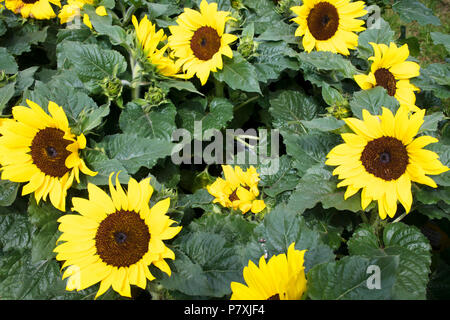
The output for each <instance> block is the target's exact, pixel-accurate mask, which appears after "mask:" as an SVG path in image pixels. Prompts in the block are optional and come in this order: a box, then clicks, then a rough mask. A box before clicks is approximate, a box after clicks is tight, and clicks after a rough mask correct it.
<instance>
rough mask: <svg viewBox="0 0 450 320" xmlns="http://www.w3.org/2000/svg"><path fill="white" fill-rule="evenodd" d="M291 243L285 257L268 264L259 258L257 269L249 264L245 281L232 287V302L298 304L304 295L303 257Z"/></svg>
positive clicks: (271, 259) (303, 251)
mask: <svg viewBox="0 0 450 320" xmlns="http://www.w3.org/2000/svg"><path fill="white" fill-rule="evenodd" d="M305 252H306V250H302V251H300V250H296V249H295V242H294V243H291V245H290V246H289V248H288V252H287V256H286V254H284V253H283V254H279V255H276V256H273V257H271V258H270V259H269V261H268V262H266V260H265V259H264V256H262V257H261V258H260V259H259V266H256V265H255V264H254V263H253V262H252V261H249V263H248V266H247V267H244V280H245V282H246V284H247V285H244V284H242V283H239V282H232V283H231V290H232V295H231V300H300V299H301V298H302V296H303V294H304V292H305V291H306V283H307V281H306V278H305V268H304V266H303V263H304V255H305Z"/></svg>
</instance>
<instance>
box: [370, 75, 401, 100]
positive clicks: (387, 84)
mask: <svg viewBox="0 0 450 320" xmlns="http://www.w3.org/2000/svg"><path fill="white" fill-rule="evenodd" d="M374 75H375V79H376V81H377V86H381V87H383V88H385V89H386V90H387V92H388V94H389V95H390V96H394V95H395V92H396V90H397V85H396V82H395V77H394V75H393V74H392V73H391V72H390V71H389V70H388V69H385V68H381V69H378V70H377V71H375V73H374Z"/></svg>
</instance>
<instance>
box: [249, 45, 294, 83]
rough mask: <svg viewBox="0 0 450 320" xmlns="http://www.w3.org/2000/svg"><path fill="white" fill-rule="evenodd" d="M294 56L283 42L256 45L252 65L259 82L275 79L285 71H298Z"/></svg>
mask: <svg viewBox="0 0 450 320" xmlns="http://www.w3.org/2000/svg"><path fill="white" fill-rule="evenodd" d="M296 54H297V53H296V52H295V51H294V50H293V49H292V48H290V47H289V45H288V44H287V43H286V42H284V41H278V42H261V43H258V49H257V56H256V57H255V59H254V60H255V61H254V62H253V63H252V64H253V66H254V67H255V69H256V72H257V74H258V79H259V81H261V82H264V83H266V82H267V81H268V80H274V79H277V78H278V77H279V76H280V74H281V72H282V71H284V70H286V69H291V70H298V68H299V66H300V64H299V62H298V60H297V59H295V56H296Z"/></svg>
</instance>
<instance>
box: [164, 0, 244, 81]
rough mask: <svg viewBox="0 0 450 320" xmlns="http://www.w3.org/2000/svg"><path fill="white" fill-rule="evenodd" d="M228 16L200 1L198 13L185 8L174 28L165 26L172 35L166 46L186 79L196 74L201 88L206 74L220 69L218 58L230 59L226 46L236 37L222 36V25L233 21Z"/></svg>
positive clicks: (223, 26)
mask: <svg viewBox="0 0 450 320" xmlns="http://www.w3.org/2000/svg"><path fill="white" fill-rule="evenodd" d="M230 14H231V13H230V12H229V11H217V3H215V2H212V3H209V4H208V2H207V1H206V0H202V2H201V3H200V12H199V11H196V10H192V9H189V8H185V9H184V12H183V13H182V14H180V15H179V16H178V18H177V20H176V22H177V25H175V26H169V30H170V32H171V34H172V35H171V36H169V38H168V41H169V47H170V48H171V49H173V51H174V55H175V57H176V58H179V61H178V62H179V63H180V65H182V66H183V71H184V72H187V74H188V76H189V78H191V77H193V76H194V74H195V75H197V77H198V78H199V79H200V82H201V84H202V85H204V84H205V83H206V81H207V80H208V77H209V74H210V72H216V71H217V69H222V67H223V61H222V55H225V56H227V57H229V58H232V57H233V52H232V51H231V48H230V46H229V44H231V43H232V42H233V41H235V40H236V39H237V37H236V36H235V35H232V34H228V33H224V31H225V24H226V22H227V21H228V20H230V19H233V18H232V17H231V16H229V15H230Z"/></svg>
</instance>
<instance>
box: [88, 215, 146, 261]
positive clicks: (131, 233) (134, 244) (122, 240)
mask: <svg viewBox="0 0 450 320" xmlns="http://www.w3.org/2000/svg"><path fill="white" fill-rule="evenodd" d="M149 241H150V232H149V229H148V226H147V224H146V223H145V221H144V220H143V219H141V217H140V216H139V214H138V213H136V212H134V211H122V210H121V211H116V212H114V213H112V214H110V215H108V216H107V217H106V218H105V219H104V220H103V221H102V222H100V225H99V227H98V229H97V234H96V235H95V247H96V249H97V253H98V255H99V256H100V259H102V261H103V262H105V263H106V264H108V265H111V266H115V267H128V266H130V265H133V264H135V263H136V262H138V261H139V260H141V259H142V257H143V256H144V255H145V254H146V253H147V251H148V244H149Z"/></svg>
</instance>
